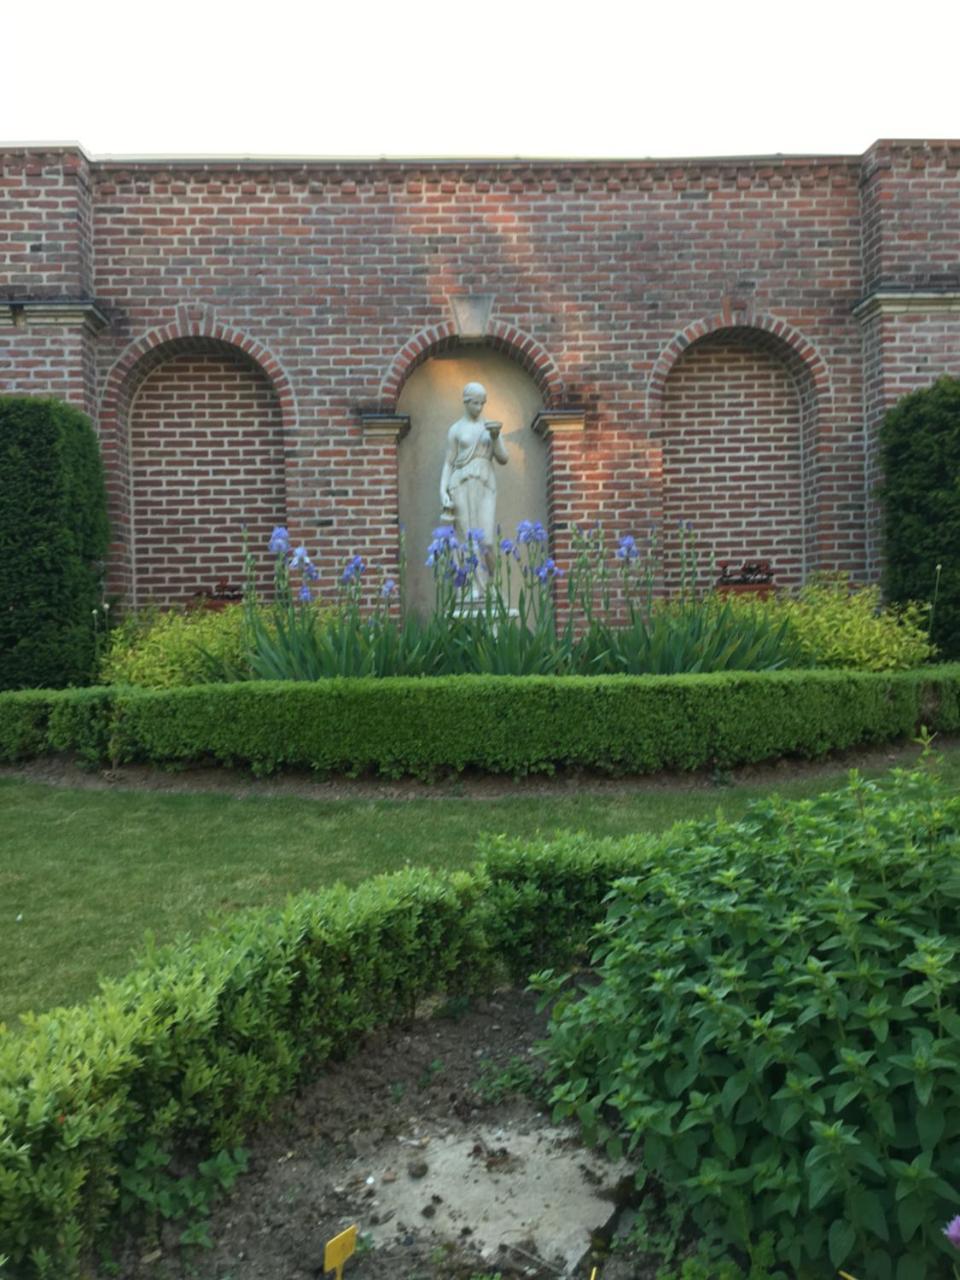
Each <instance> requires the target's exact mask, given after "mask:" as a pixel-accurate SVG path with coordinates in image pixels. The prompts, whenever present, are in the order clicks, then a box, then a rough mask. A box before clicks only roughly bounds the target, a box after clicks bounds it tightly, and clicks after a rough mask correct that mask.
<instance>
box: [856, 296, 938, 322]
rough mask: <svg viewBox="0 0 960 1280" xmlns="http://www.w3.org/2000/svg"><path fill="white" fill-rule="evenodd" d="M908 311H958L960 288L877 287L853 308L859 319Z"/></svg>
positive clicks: (864, 319) (869, 318) (863, 319)
mask: <svg viewBox="0 0 960 1280" xmlns="http://www.w3.org/2000/svg"><path fill="white" fill-rule="evenodd" d="M908 311H919V312H930V311H960V289H877V290H875V291H874V292H873V293H870V294H868V295H867V296H866V297H865V298H864V299H862V301H860V302H858V303H857V305H856V306H855V307H854V308H853V314H854V315H855V316H856V317H857V319H858V320H860V321H866V320H871V319H873V317H874V316H876V315H895V314H898V313H899V314H904V313H906V312H908Z"/></svg>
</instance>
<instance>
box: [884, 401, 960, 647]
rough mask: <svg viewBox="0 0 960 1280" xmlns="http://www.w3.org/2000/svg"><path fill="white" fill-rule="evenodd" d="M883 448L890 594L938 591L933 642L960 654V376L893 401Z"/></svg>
mask: <svg viewBox="0 0 960 1280" xmlns="http://www.w3.org/2000/svg"><path fill="white" fill-rule="evenodd" d="M880 449H881V468H882V472H883V483H882V485H881V487H880V490H879V496H880V500H881V503H882V506H883V540H884V547H883V556H884V590H885V594H886V595H887V597H888V599H890V600H893V601H896V602H898V603H906V602H907V601H908V600H917V599H919V600H930V599H931V598H932V597H933V596H934V592H935V591H936V594H937V604H936V609H935V611H934V616H933V620H932V633H933V639H934V642H935V643H936V644H937V645H938V646H939V648H940V649H941V650H942V652H943V653H944V655H945V656H946V657H948V658H955V657H958V656H960V484H958V482H957V476H958V475H960V379H958V378H940V379H939V381H937V382H936V383H934V385H933V386H932V387H929V388H927V389H926V390H924V391H915V392H913V393H912V395H908V396H905V397H904V399H902V400H901V401H900V402H899V403H898V404H896V405H894V407H893V408H892V409H891V410H890V412H889V413H888V414H887V416H886V418H885V420H884V423H883V427H882V428H881V431H880ZM938 566H940V567H941V568H940V574H939V584H938V582H937V579H938V573H937V567H938Z"/></svg>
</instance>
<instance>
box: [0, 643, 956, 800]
mask: <svg viewBox="0 0 960 1280" xmlns="http://www.w3.org/2000/svg"><path fill="white" fill-rule="evenodd" d="M920 724H925V725H927V726H928V728H930V729H931V730H939V731H942V732H954V731H956V730H957V729H960V666H956V665H953V666H942V667H929V668H920V669H918V670H914V671H905V672H885V673H871V672H848V671H788V672H730V673H722V674H717V675H692V676H607V677H597V678H589V677H580V676H572V677H568V678H557V677H539V676H529V677H497V676H451V677H442V678H437V679H400V678H398V679H393V680H363V679H351V680H346V679H344V680H329V681H318V682H317V683H315V684H306V683H298V682H288V681H282V682H269V681H262V682H260V681H251V682H248V683H244V684H234V685H226V684H224V685H205V686H194V687H191V688H185V689H169V690H144V689H133V688H125V687H114V688H91V689H78V690H69V691H60V692H57V691H44V690H34V691H23V692H17V693H9V694H2V695H0V760H16V759H25V758H29V757H31V756H36V755H40V754H43V753H44V752H46V751H75V752H79V753H80V754H81V755H82V756H84V757H86V758H87V759H90V760H100V761H111V762H126V761H151V762H154V763H157V764H169V763H178V762H182V763H187V762H193V761H210V760H213V761H217V762H219V763H222V764H228V765H247V766H250V767H252V768H253V769H255V770H257V771H259V772H269V771H271V770H274V769H278V768H282V767H295V768H312V769H317V770H321V771H331V772H349V773H356V772H361V771H365V770H376V771H378V772H380V773H383V774H386V775H390V776H401V775H404V774H411V775H414V776H418V777H430V776H432V775H433V774H435V773H437V772H439V771H443V770H449V769H455V770H461V769H466V768H475V769H481V770H484V771H486V772H489V773H512V774H523V773H529V772H533V771H541V772H549V771H550V770H553V769H555V768H561V767H584V768H593V769H600V770H613V771H619V772H629V773H634V772H635V773H646V772H653V771H656V770H662V769H697V768H704V767H710V766H719V767H728V766H732V765H736V764H744V763H752V762H756V761H760V760H768V759H773V758H776V757H779V756H785V755H797V756H806V757H816V756H822V755H824V754H826V753H827V752H829V751H832V750H837V749H842V748H846V747H853V746H858V745H861V744H867V743H873V742H885V741H891V740H893V739H895V738H898V737H902V736H904V735H908V734H912V733H914V732H915V731H916V729H917V728H918V727H919V725H920Z"/></svg>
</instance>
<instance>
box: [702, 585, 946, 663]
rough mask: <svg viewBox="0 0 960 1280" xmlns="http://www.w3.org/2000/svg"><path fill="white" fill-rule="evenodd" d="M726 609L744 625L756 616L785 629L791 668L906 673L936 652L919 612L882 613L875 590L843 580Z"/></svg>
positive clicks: (739, 599)
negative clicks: (793, 650)
mask: <svg viewBox="0 0 960 1280" xmlns="http://www.w3.org/2000/svg"><path fill="white" fill-rule="evenodd" d="M727 604H728V605H729V606H730V608H731V611H732V613H733V615H734V617H736V618H738V619H742V620H743V621H744V622H751V621H752V620H753V619H754V618H756V617H757V616H758V615H759V616H761V617H766V618H768V619H770V620H771V621H779V622H782V623H784V624H785V625H788V626H789V629H790V635H791V636H792V637H793V639H794V641H795V644H796V647H797V650H798V653H797V655H796V657H795V659H794V661H793V662H792V663H791V665H795V666H814V667H831V668H846V669H849V670H854V671H907V670H909V669H910V668H912V667H920V666H923V664H924V663H926V662H930V661H931V659H932V658H933V656H934V653H935V652H936V650H935V648H934V646H933V645H932V644H931V643H930V639H929V636H928V634H927V629H926V609H925V608H924V607H923V606H921V605H918V604H915V603H914V604H907V605H905V606H904V607H903V608H894V607H889V606H887V607H885V606H884V605H883V604H882V603H881V600H880V592H879V589H878V588H877V587H860V588H854V589H851V587H850V586H849V584H848V582H847V580H846V578H845V576H843V575H821V576H818V577H816V578H814V579H812V580H811V581H810V582H808V583H807V584H806V585H805V586H804V587H801V589H800V591H799V592H798V593H797V594H796V595H794V596H790V595H783V596H769V597H768V598H767V599H766V600H759V599H756V598H755V597H752V596H747V595H743V596H733V597H731V598H729V599H728V601H727Z"/></svg>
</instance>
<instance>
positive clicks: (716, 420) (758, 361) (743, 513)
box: [663, 336, 804, 586]
mask: <svg viewBox="0 0 960 1280" xmlns="http://www.w3.org/2000/svg"><path fill="white" fill-rule="evenodd" d="M802 430H803V423H802V418H801V404H800V396H799V393H798V390H797V387H796V384H795V383H794V380H793V378H792V376H791V374H790V373H789V372H788V370H787V368H786V367H785V366H784V364H783V363H781V361H779V360H778V359H777V358H776V357H775V356H774V355H772V354H771V353H770V352H768V351H765V350H762V349H758V348H756V347H750V346H745V345H743V344H740V343H735V342H733V341H731V340H730V338H729V337H723V336H719V337H716V338H705V339H703V340H702V341H701V342H699V343H695V344H694V345H693V346H692V347H691V348H690V349H689V350H688V351H687V352H686V353H685V354H684V355H683V356H682V357H681V359H680V360H679V361H678V363H677V364H676V365H675V366H674V368H673V370H672V371H671V373H670V376H669V378H668V380H667V387H666V397H665V413H664V425H663V476H664V484H663V494H664V497H663V522H664V535H665V536H666V538H667V540H668V541H667V545H668V546H669V547H670V549H671V553H672V554H671V559H670V564H669V568H670V570H671V575H670V576H671V578H672V580H673V581H676V577H677V568H678V566H677V549H676V534H675V530H676V529H677V527H678V524H679V522H680V521H681V520H682V521H692V523H693V528H694V531H695V534H696V545H697V549H698V553H699V556H700V562H701V568H702V570H703V571H706V570H707V568H708V564H709V559H710V556H711V555H712V556H714V557H715V558H716V559H717V560H734V561H736V562H737V563H740V562H741V561H743V560H770V561H772V562H773V565H774V567H775V573H776V580H777V583H778V584H779V585H790V586H793V585H797V584H799V582H800V581H801V580H802V570H803V559H804V555H803V552H804V548H803V500H804V499H803V487H802V483H801V479H802V477H801V456H802V453H801V436H802Z"/></svg>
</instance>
